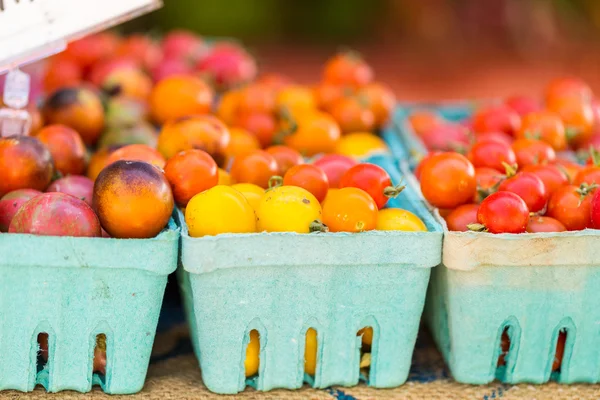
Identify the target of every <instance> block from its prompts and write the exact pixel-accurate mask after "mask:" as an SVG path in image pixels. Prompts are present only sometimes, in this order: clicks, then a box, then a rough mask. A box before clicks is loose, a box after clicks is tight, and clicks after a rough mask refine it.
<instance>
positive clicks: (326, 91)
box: [313, 82, 353, 111]
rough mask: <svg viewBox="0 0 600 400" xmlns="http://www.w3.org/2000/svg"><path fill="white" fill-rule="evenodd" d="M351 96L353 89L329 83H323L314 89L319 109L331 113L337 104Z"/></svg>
mask: <svg viewBox="0 0 600 400" xmlns="http://www.w3.org/2000/svg"><path fill="white" fill-rule="evenodd" d="M351 94H353V90H352V89H351V88H348V87H345V86H340V85H334V84H332V83H329V82H321V83H319V84H317V85H316V86H315V87H314V88H313V95H314V99H315V102H316V104H317V107H319V109H321V110H323V111H329V110H330V109H331V107H332V106H333V104H334V103H335V102H337V101H338V100H340V99H342V98H344V97H345V96H349V95H351Z"/></svg>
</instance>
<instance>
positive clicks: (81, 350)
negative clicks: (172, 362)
mask: <svg viewBox="0 0 600 400" xmlns="http://www.w3.org/2000/svg"><path fill="white" fill-rule="evenodd" d="M178 243H179V229H178V227H177V226H176V225H175V222H174V220H171V222H170V223H169V226H168V227H167V229H165V230H164V231H163V232H161V233H160V234H159V235H158V236H157V237H155V238H152V239H107V238H74V237H49V236H34V235H21V234H0V254H2V257H1V258H0V282H1V283H0V285H1V290H0V316H1V318H0V321H1V323H0V390H8V389H14V390H19V391H32V390H33V389H34V387H35V386H36V385H38V384H39V385H42V386H43V387H44V388H45V389H46V390H47V391H49V392H58V391H62V390H75V391H79V392H89V391H90V390H91V389H92V385H94V384H98V385H100V386H101V387H102V390H104V391H105V392H106V393H110V394H129V393H136V392H138V391H140V390H141V389H142V387H143V386H144V381H145V379H146V373H147V370H148V364H149V360H150V354H151V351H152V344H153V342H154V335H155V332H156V325H157V322H158V316H159V313H160V308H161V303H162V298H163V295H164V290H165V285H166V283H167V276H168V274H169V273H171V272H173V271H174V270H175V269H176V266H177V252H178ZM102 335H104V336H102ZM98 337H102V346H104V344H105V346H106V358H107V360H106V370H105V372H106V373H105V374H102V375H101V374H99V373H93V369H94V368H93V363H94V349H95V347H96V344H97V343H96V342H97V338H98ZM104 339H105V340H104ZM41 341H43V342H44V344H43V345H42V346H40V343H41ZM39 342H40V343H39ZM42 348H43V349H42ZM42 354H43V357H42Z"/></svg>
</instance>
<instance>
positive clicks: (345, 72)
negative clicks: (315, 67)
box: [323, 52, 373, 87]
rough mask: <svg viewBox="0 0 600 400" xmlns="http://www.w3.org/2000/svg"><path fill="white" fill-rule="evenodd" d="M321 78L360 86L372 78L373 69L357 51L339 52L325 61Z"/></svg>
mask: <svg viewBox="0 0 600 400" xmlns="http://www.w3.org/2000/svg"><path fill="white" fill-rule="evenodd" d="M323 80H324V81H326V82H330V83H333V84H335V85H347V86H352V87H361V86H365V85H366V84H368V83H370V82H371V81H372V80H373V70H372V69H371V67H370V66H369V65H368V64H367V63H366V62H365V61H364V60H363V59H362V57H361V56H360V55H359V54H358V53H356V52H345V53H339V54H336V55H335V56H333V57H332V58H330V59H329V60H327V62H326V63H325V68H324V70H323Z"/></svg>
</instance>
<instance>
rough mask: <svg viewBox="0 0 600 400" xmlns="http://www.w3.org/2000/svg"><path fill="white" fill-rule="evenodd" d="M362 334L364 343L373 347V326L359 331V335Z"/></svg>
mask: <svg viewBox="0 0 600 400" xmlns="http://www.w3.org/2000/svg"><path fill="white" fill-rule="evenodd" d="M360 335H362V344H363V345H366V346H369V347H371V345H372V344H373V328H371V327H370V326H368V327H366V328H362V329H361V330H360V331H358V333H357V336H360Z"/></svg>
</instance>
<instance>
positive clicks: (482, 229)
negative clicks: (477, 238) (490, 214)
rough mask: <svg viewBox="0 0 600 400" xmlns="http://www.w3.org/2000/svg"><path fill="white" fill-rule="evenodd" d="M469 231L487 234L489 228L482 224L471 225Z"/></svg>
mask: <svg viewBox="0 0 600 400" xmlns="http://www.w3.org/2000/svg"><path fill="white" fill-rule="evenodd" d="M467 229H469V230H470V231H473V232H487V228H486V227H485V225H482V224H469V225H467Z"/></svg>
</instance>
